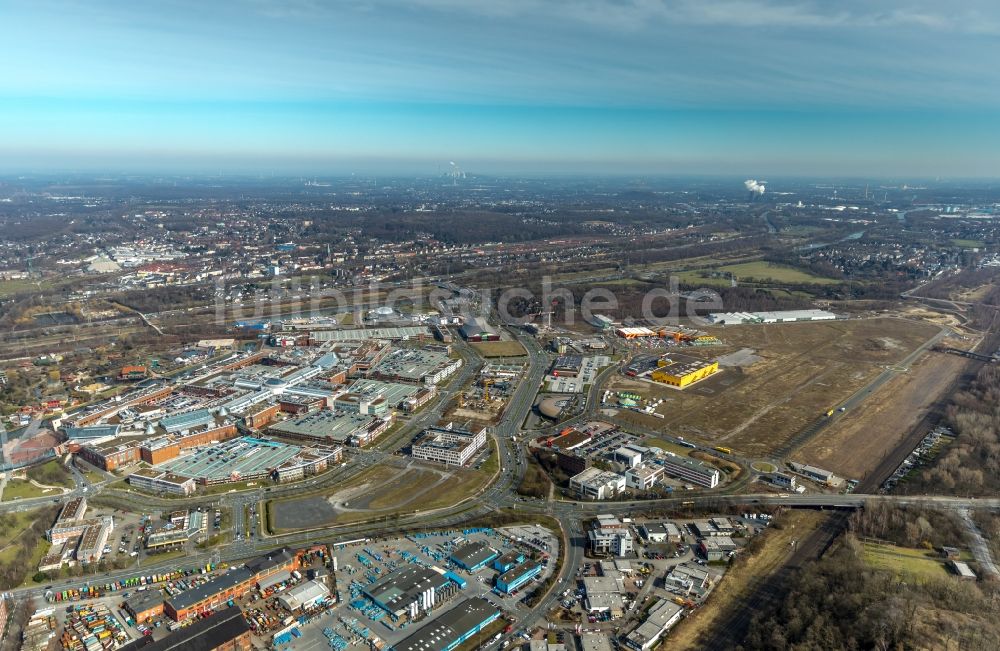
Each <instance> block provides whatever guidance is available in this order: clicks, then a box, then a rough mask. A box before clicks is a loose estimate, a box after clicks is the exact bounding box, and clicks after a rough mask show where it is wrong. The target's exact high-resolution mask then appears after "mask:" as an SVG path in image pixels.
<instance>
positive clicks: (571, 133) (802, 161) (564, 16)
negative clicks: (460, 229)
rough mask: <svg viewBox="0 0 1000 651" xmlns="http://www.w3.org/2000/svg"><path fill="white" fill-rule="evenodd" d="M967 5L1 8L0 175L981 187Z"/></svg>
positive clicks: (991, 139) (987, 116)
mask: <svg viewBox="0 0 1000 651" xmlns="http://www.w3.org/2000/svg"><path fill="white" fill-rule="evenodd" d="M960 4H961V6H959V7H957V8H955V7H948V8H943V7H941V6H940V5H939V4H938V3H935V2H931V1H929V0H911V1H901V0H894V1H892V2H887V3H880V7H879V8H878V9H872V8H870V6H869V4H868V3H863V2H860V1H856V0H850V1H846V2H838V3H821V2H810V1H786V0H724V1H721V2H704V3H703V2H695V1H693V0H680V1H678V2H666V1H665V0H663V1H660V0H591V1H589V2H585V3H576V2H563V1H559V0H552V1H551V2H543V1H542V0H510V1H509V2H504V3H492V2H485V1H479V0H466V1H464V2H458V1H457V0H383V1H377V0H357V1H353V0H352V1H348V2H340V3H322V2H314V1H311V0H289V1H287V2H277V1H275V2H270V1H268V0H238V1H237V0H234V1H231V2H224V3H216V4H212V5H210V6H206V5H204V4H203V3H195V2H188V1H186V0H182V1H176V2H165V3H161V4H158V5H156V6H155V7H142V6H133V5H130V4H128V3H123V2H95V3H89V4H80V3H74V2H60V1H56V0H53V1H50V2H44V1H43V2H32V3H27V2H15V3H12V4H11V5H10V6H9V7H8V10H7V16H8V20H7V24H8V25H16V26H17V29H12V30H9V34H7V35H6V37H5V39H4V41H3V42H2V43H0V53H2V54H3V56H4V58H5V60H7V61H10V62H14V63H15V65H13V66H11V67H10V68H9V69H8V70H7V71H6V72H5V75H4V84H3V86H2V88H0V136H2V141H0V171H4V172H20V171H30V170H38V171H43V170H89V171H101V170H109V169H120V170H123V171H127V170H131V171H135V172H151V173H185V172H192V173H211V172H213V171H216V172H222V173H228V174H234V173H246V174H266V173H269V172H276V173H282V174H323V173H349V172H352V171H353V172H357V173H376V174H400V173H402V174H415V173H417V174H426V175H433V174H434V173H435V172H436V171H437V170H438V169H440V168H441V167H442V166H448V165H449V162H450V161H456V162H457V163H458V165H459V166H460V167H461V168H462V169H463V170H465V171H467V172H470V173H482V174H509V175H519V174H534V175H537V174H579V173H583V174H594V173H597V174H667V175H669V174H695V175H697V174H723V175H725V174H734V175H744V174H747V175H754V176H766V175H776V174H796V175H807V176H831V175H832V176H843V175H848V176H851V175H853V176H882V177H916V176H919V177H925V178H934V177H937V176H947V177H965V178H996V177H1000V129H997V128H996V127H997V119H996V116H997V115H998V114H1000V113H998V111H1000V72H998V70H997V68H996V66H995V64H994V62H995V61H996V60H997V59H998V58H1000V42H998V41H1000V6H997V5H995V4H993V3H989V2H985V1H981V0H974V1H969V2H963V3H960ZM990 53H992V54H990Z"/></svg>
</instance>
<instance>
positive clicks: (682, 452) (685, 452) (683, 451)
mask: <svg viewBox="0 0 1000 651" xmlns="http://www.w3.org/2000/svg"><path fill="white" fill-rule="evenodd" d="M643 443H644V444H645V445H648V446H649V447H653V448H660V449H661V450H664V451H666V452H673V453H674V454H676V455H678V456H681V457H686V456H689V455H690V453H691V448H686V447H684V446H683V445H677V444H676V443H671V442H670V441H664V440H663V439H658V438H656V437H653V436H650V437H647V438H646V439H645V440H644V441H643Z"/></svg>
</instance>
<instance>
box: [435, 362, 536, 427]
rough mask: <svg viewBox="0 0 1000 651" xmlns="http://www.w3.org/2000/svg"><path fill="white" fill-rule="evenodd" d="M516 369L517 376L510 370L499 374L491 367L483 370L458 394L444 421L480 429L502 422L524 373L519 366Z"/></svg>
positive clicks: (449, 406) (450, 405)
mask: <svg viewBox="0 0 1000 651" xmlns="http://www.w3.org/2000/svg"><path fill="white" fill-rule="evenodd" d="M513 368H516V369H518V370H517V371H516V374H515V375H512V374H511V373H513V371H512V370H509V369H507V370H504V371H503V372H499V371H496V370H495V369H494V368H493V367H491V366H486V367H484V369H483V370H482V372H480V374H479V376H478V377H476V379H475V380H473V381H472V382H471V383H470V384H469V386H467V387H465V388H464V389H462V391H460V392H458V393H457V394H456V396H455V398H454V400H452V401H451V403H450V404H449V405H448V408H447V410H446V411H445V415H444V419H445V420H449V421H455V422H461V423H471V424H472V425H478V426H479V427H485V426H488V425H493V424H496V423H497V422H499V420H500V417H501V416H502V415H503V410H504V408H505V407H506V405H507V401H508V400H509V398H510V396H511V394H513V392H514V389H516V388H517V382H516V378H517V377H518V376H519V375H520V373H521V372H522V371H523V367H520V366H515V367H513Z"/></svg>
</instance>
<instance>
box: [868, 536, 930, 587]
mask: <svg viewBox="0 0 1000 651" xmlns="http://www.w3.org/2000/svg"><path fill="white" fill-rule="evenodd" d="M864 557H865V562H866V563H867V564H868V565H870V566H872V567H875V568H878V569H880V570H891V571H892V572H895V573H896V574H897V575H898V576H899V577H900V578H905V579H907V580H910V581H923V580H927V579H936V578H942V577H945V576H947V575H948V570H946V569H945V567H944V563H942V562H941V559H940V558H936V554H935V553H934V552H933V551H929V550H926V549H910V548H908V547H897V546H895V545H880V544H875V543H869V542H866V543H864Z"/></svg>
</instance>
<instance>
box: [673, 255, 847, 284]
mask: <svg viewBox="0 0 1000 651" xmlns="http://www.w3.org/2000/svg"><path fill="white" fill-rule="evenodd" d="M729 274H732V275H734V276H736V280H737V282H739V281H740V280H752V281H756V282H762V281H766V280H773V281H774V282H777V283H788V284H792V285H802V284H812V285H829V284H835V283H838V282H840V281H838V280H835V279H833V278H824V277H823V276H815V275H813V274H811V273H808V272H805V271H802V270H800V269H796V268H794V267H788V266H785V265H778V264H772V263H770V262H765V261H763V260H758V261H756V262H742V263H740V264H730V265H724V266H721V267H714V268H710V269H696V270H693V271H681V272H678V273H677V274H676V275H677V277H678V278H679V279H680V281H681V282H683V283H686V284H691V285H696V284H699V283H700V284H703V285H716V286H728V285H729V283H730V278H729Z"/></svg>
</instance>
